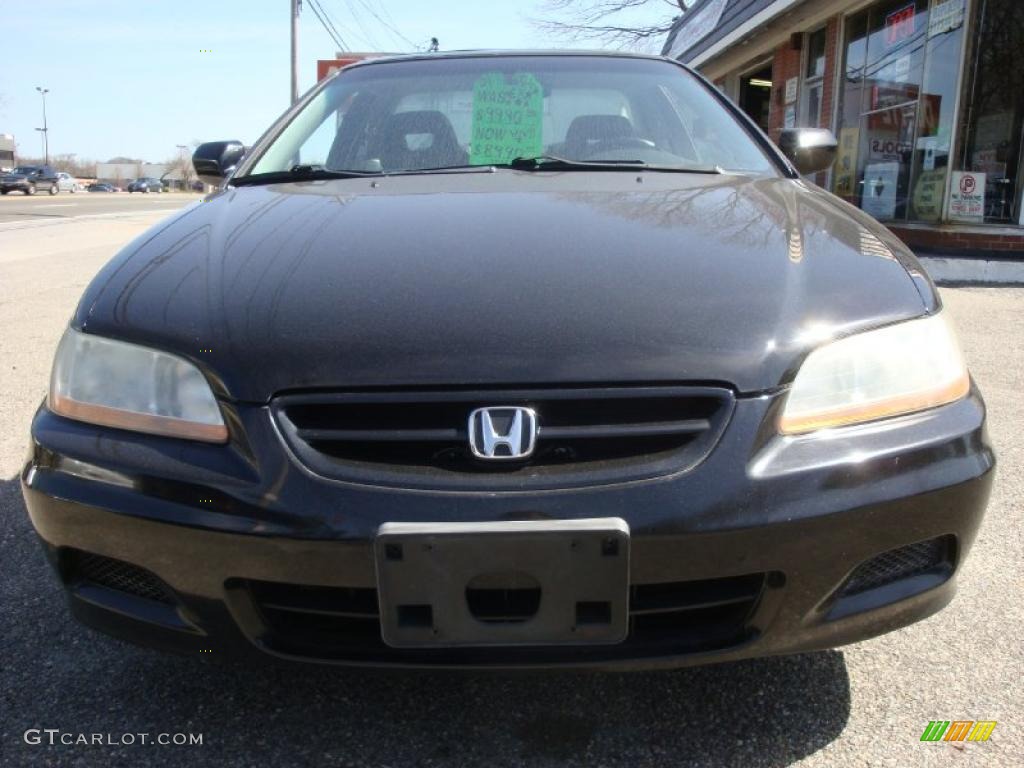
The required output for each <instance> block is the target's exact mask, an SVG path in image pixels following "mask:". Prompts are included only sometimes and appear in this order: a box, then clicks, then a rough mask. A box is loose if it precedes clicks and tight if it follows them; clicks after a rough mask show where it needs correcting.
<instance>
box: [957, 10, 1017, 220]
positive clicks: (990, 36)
mask: <svg viewBox="0 0 1024 768" xmlns="http://www.w3.org/2000/svg"><path fill="white" fill-rule="evenodd" d="M975 18H976V19H977V21H976V29H977V35H976V36H975V40H974V43H973V49H972V51H971V55H970V67H969V69H968V80H967V87H966V89H965V98H964V108H963V109H962V110H961V137H962V138H961V142H960V146H961V147H962V151H961V152H960V153H959V156H958V157H957V163H956V169H957V170H959V171H965V172H968V173H969V174H970V182H969V183H970V184H971V185H972V189H974V190H975V196H976V198H977V199H976V201H975V205H974V206H973V207H971V208H968V207H967V206H958V208H957V211H955V212H954V211H952V210H951V211H950V214H951V217H955V218H957V219H960V220H966V221H971V220H976V221H988V222H993V223H1021V224H1024V218H1022V212H1021V188H1022V183H1021V178H1022V176H1024V170H1022V167H1021V166H1022V162H1024V160H1022V152H1021V143H1022V142H1024V125H1022V123H1024V69H1022V68H1021V65H1020V45H1021V40H1024V13H1022V12H1021V2H1020V0H978V2H977V8H976V11H975ZM957 178H959V180H960V181H963V176H959V175H955V176H954V179H955V180H956V179H957ZM967 183H968V182H966V181H965V182H964V184H965V185H966V184H967ZM982 192H983V194H980V195H979V194H977V193H982Z"/></svg>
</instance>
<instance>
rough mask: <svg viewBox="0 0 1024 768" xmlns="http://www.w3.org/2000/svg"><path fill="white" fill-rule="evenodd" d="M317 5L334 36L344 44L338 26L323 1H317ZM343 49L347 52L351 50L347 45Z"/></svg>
mask: <svg viewBox="0 0 1024 768" xmlns="http://www.w3.org/2000/svg"><path fill="white" fill-rule="evenodd" d="M317 4H318V5H319V7H320V12H321V13H322V14H323V15H324V19H325V20H326V21H327V23H328V24H330V25H331V29H332V30H334V34H335V35H336V36H337V37H338V38H339V39H340V40H341V42H343V43H344V42H345V38H343V37H342V36H341V32H339V31H338V25H337V24H336V23H335V22H334V17H333V16H332V15H331V12H330V11H329V10H328V8H327V5H326V4H325V3H324V0H317ZM344 48H346V49H348V50H352V48H351V46H349V45H347V44H346V45H345V46H344Z"/></svg>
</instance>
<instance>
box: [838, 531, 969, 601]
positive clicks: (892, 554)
mask: <svg viewBox="0 0 1024 768" xmlns="http://www.w3.org/2000/svg"><path fill="white" fill-rule="evenodd" d="M952 552H953V537H952V536H940V537H938V538H935V539H928V540H927V541H919V542H917V543H916V544H910V545H908V546H906V547H900V548H899V549H891V550H889V551H888V552H883V553H882V554H880V555H876V556H875V557H872V558H871V559H870V560H866V561H864V562H863V563H861V564H860V565H859V566H857V569H856V570H855V571H854V572H853V573H852V574H851V575H850V578H849V579H847V581H846V584H845V585H844V586H843V589H842V591H841V592H840V596H842V597H847V596H849V595H856V594H859V593H861V592H867V591H868V590H869V589H876V588H877V587H884V586H885V585H887V584H892V583H893V582H896V581H900V580H901V579H906V578H909V577H911V576H920V575H922V574H926V573H930V572H933V571H937V570H940V569H948V568H950V567H951V562H952Z"/></svg>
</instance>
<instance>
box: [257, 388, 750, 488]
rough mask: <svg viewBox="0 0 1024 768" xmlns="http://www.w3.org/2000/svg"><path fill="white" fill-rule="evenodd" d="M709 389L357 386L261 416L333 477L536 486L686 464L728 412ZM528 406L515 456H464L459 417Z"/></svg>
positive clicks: (722, 395)
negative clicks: (528, 422)
mask: <svg viewBox="0 0 1024 768" xmlns="http://www.w3.org/2000/svg"><path fill="white" fill-rule="evenodd" d="M732 406H733V396H732V394H731V392H730V391H729V390H727V389H724V388H717V387H603V388H588V389H582V388H578V389H540V390H503V391H498V390H486V391H424V392H356V393H322V394H293V395H282V396H280V397H277V398H275V399H274V401H273V403H272V413H273V415H274V419H275V420H276V422H277V424H278V426H279V427H280V431H281V433H282V435H283V436H284V439H285V441H286V442H287V443H288V445H289V447H290V448H291V450H292V452H293V453H294V454H295V455H296V456H297V457H298V459H299V460H300V461H301V462H302V463H304V464H305V465H306V466H307V467H309V468H310V469H312V470H313V471H314V472H316V473H318V474H321V475H324V476H327V477H334V478H337V479H342V480H351V481H355V482H366V483H370V484H373V485H389V486H397V487H406V488H410V487H411V488H425V489H446V488H453V489H468V490H472V489H482V490H483V489H486V490H538V489H545V488H567V487H581V486H587V485H603V484H608V483H616V482H622V481H626V480H635V479H645V478H650V477H658V476H660V475H665V474H669V473H672V472H680V471H683V470H686V469H689V468H690V467H692V466H694V465H695V464H697V463H698V462H699V461H700V460H701V459H703V458H704V457H705V456H706V455H707V454H708V453H709V452H710V451H711V449H712V447H713V446H714V444H715V442H716V441H717V440H718V437H719V436H720V435H721V433H722V430H723V429H724V427H725V424H726V422H727V421H728V419H729V415H730V413H731V411H732ZM506 407H508V408H515V407H519V408H529V409H532V410H533V411H535V412H536V414H537V420H536V422H537V431H536V447H535V450H533V452H532V453H531V454H530V455H529V456H528V457H527V458H524V459H506V460H504V461H495V460H487V459H481V458H478V457H475V456H474V455H473V452H472V451H471V449H470V445H469V429H468V423H469V416H470V413H471V412H473V411H474V410H476V409H478V408H497V409H500V408H506Z"/></svg>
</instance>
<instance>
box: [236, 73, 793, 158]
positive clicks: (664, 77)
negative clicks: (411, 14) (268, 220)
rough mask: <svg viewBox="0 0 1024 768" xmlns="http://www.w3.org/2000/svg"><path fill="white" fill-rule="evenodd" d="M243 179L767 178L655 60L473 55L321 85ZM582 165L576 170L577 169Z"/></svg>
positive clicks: (744, 146)
mask: <svg viewBox="0 0 1024 768" xmlns="http://www.w3.org/2000/svg"><path fill="white" fill-rule="evenodd" d="M259 151H260V155H259V157H258V159H257V160H256V162H255V164H254V165H252V166H251V167H250V169H249V173H248V175H250V176H257V175H259V174H275V173H278V174H279V173H282V172H288V171H291V170H293V169H295V168H296V166H302V167H304V169H306V170H308V169H309V168H314V169H323V170H325V171H337V172H352V173H395V172H398V173H401V172H409V171H418V170H431V169H442V168H463V167H472V166H486V165H504V164H509V163H511V162H512V161H513V160H515V159H516V158H534V157H540V156H549V157H552V158H555V159H564V160H570V161H574V162H586V163H598V164H599V163H606V164H612V163H617V164H626V165H633V167H635V166H639V165H646V166H650V167H658V168H666V169H679V170H686V169H693V170H698V169H718V168H720V169H724V170H728V171H741V172H750V173H772V172H773V170H774V166H773V165H772V164H771V162H770V160H769V159H768V157H767V156H766V155H765V154H764V152H762V151H761V149H760V148H759V147H758V145H757V144H756V143H755V142H754V140H753V139H752V138H751V136H750V135H749V134H748V133H747V132H746V130H744V128H743V127H742V126H741V125H740V124H739V123H738V122H737V121H736V120H735V119H734V118H733V117H732V115H730V114H729V112H728V111H727V110H726V109H725V108H724V107H723V106H722V105H721V104H720V103H719V102H718V101H717V100H716V99H715V98H714V97H713V96H712V95H711V94H710V93H709V92H708V90H707V88H706V87H705V86H704V85H702V84H701V83H700V82H699V81H698V80H697V79H696V78H695V77H693V76H692V75H691V74H689V73H688V72H686V71H685V70H683V69H682V68H680V67H678V66H676V65H675V64H672V63H669V62H665V61H658V60H656V59H642V58H627V57H609V56H583V55H581V56H505V57H496V56H479V57H466V58H438V59H426V60H424V59H418V60H409V61H394V62H386V63H384V62H382V63H379V64H371V65H368V66H361V67H355V68H353V69H351V70H349V71H347V72H343V73H342V74H341V75H339V76H337V77H335V78H334V79H333V80H331V81H329V82H328V83H327V84H326V86H325V87H323V88H322V89H321V90H320V91H319V92H317V93H316V94H315V95H314V96H313V97H312V99H311V100H310V101H309V102H308V103H307V104H306V106H305V108H304V109H303V110H302V111H301V112H299V114H297V115H296V116H295V117H294V118H293V119H292V120H291V122H290V123H289V124H288V125H287V127H285V129H284V130H283V131H281V132H280V133H279V134H278V135H277V137H276V139H274V140H273V141H272V142H271V143H270V144H269V145H268V146H266V147H265V148H262V149H261V150H259ZM582 167H584V168H585V167H586V166H582Z"/></svg>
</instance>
